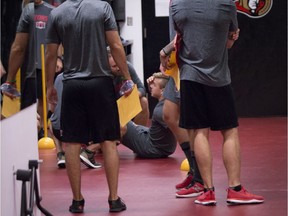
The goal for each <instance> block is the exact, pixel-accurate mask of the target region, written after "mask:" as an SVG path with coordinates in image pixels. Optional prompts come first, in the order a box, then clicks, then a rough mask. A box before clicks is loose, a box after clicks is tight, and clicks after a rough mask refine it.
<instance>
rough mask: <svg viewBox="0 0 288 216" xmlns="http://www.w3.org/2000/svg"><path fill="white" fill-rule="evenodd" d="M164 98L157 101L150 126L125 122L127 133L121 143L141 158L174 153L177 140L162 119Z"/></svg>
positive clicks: (158, 156)
mask: <svg viewBox="0 0 288 216" xmlns="http://www.w3.org/2000/svg"><path fill="white" fill-rule="evenodd" d="M163 104H164V100H162V101H159V102H158V103H157V105H156V107H155V109H154V111H153V115H152V122H151V126H150V128H148V127H144V126H141V125H135V124H134V123H133V122H129V123H128V124H127V133H126V134H125V135H124V136H123V137H122V144H123V145H125V146H126V147H128V148H130V149H131V150H132V151H133V152H135V153H136V154H137V156H139V157H142V158H161V157H167V156H169V155H171V154H173V153H174V151H175V149H176V145H177V141H176V139H175V136H174V135H173V133H172V131H171V130H170V129H169V128H168V126H167V125H166V123H165V122H164V120H163Z"/></svg>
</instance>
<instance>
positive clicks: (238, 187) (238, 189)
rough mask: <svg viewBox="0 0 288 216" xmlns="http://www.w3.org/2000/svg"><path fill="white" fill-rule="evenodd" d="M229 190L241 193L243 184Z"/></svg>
mask: <svg viewBox="0 0 288 216" xmlns="http://www.w3.org/2000/svg"><path fill="white" fill-rule="evenodd" d="M229 188H230V189H232V190H234V191H237V192H239V191H241V189H242V186H241V184H240V185H237V186H235V187H229Z"/></svg>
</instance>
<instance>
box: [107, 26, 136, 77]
mask: <svg viewBox="0 0 288 216" xmlns="http://www.w3.org/2000/svg"><path fill="white" fill-rule="evenodd" d="M106 40H107V42H108V45H109V46H110V50H111V55H112V56H113V58H114V60H115V62H116V64H117V66H118V67H119V69H120V71H121V73H122V74H121V75H122V76H123V77H124V78H125V79H127V80H131V77H130V74H129V71H128V66H127V62H126V55H125V51H124V48H123V45H122V43H121V40H120V37H119V34H118V32H117V31H106Z"/></svg>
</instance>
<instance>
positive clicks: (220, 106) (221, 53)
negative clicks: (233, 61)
mask: <svg viewBox="0 0 288 216" xmlns="http://www.w3.org/2000/svg"><path fill="white" fill-rule="evenodd" d="M170 7H171V12H172V19H173V23H174V26H175V30H176V31H177V41H176V51H177V60H178V61H177V64H178V66H179V69H180V79H181V82H180V94H181V97H180V122H179V125H180V126H181V127H183V128H186V129H187V131H188V133H189V137H190V143H191V145H193V146H191V149H193V147H194V151H195V156H196V160H197V163H198V166H199V170H200V173H201V176H202V179H203V182H204V193H203V194H202V195H200V196H199V197H197V199H196V200H195V203H197V204H202V205H213V204H216V199H215V191H214V185H213V181H212V155H211V149H210V143H209V129H211V130H218V131H221V134H222V136H223V161H224V165H225V168H226V172H227V175H228V185H229V188H228V189H227V192H228V193H227V202H228V203H233V204H245V203H262V202H264V198H263V197H262V196H257V195H254V194H251V193H248V192H247V191H246V190H245V189H244V187H243V186H241V183H240V143H239V137H238V128H237V127H238V119H237V114H236V109H235V102H234V97H233V92H232V88H231V85H230V83H231V79H230V71H229V68H228V50H227V47H228V48H230V47H232V45H233V43H234V38H233V35H234V34H235V32H237V29H238V23H237V13H236V6H235V3H234V2H233V1H232V0H219V1H210V0H202V1H190V0H171V3H170Z"/></svg>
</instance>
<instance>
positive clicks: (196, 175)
mask: <svg viewBox="0 0 288 216" xmlns="http://www.w3.org/2000/svg"><path fill="white" fill-rule="evenodd" d="M191 157H192V161H193V171H194V175H193V180H194V181H196V182H199V183H201V184H203V179H202V177H201V174H200V171H199V168H198V164H197V161H196V158H195V154H194V151H191Z"/></svg>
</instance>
